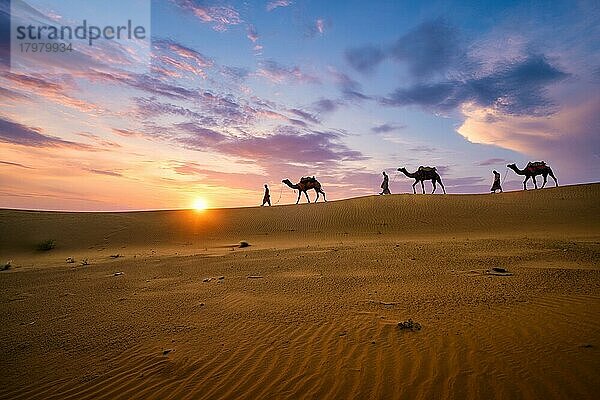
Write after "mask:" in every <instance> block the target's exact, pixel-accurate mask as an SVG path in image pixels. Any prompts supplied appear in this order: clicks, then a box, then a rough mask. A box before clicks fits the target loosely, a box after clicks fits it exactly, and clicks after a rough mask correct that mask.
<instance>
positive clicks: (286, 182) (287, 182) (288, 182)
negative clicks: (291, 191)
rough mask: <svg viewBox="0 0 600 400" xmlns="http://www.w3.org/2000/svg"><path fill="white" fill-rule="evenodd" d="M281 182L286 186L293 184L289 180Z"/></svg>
mask: <svg viewBox="0 0 600 400" xmlns="http://www.w3.org/2000/svg"><path fill="white" fill-rule="evenodd" d="M281 182H282V183H285V184H290V185H291V184H292V182H291V181H290V180H289V179H284V180H282V181H281Z"/></svg>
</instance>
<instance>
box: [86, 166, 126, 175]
mask: <svg viewBox="0 0 600 400" xmlns="http://www.w3.org/2000/svg"><path fill="white" fill-rule="evenodd" d="M85 170H86V171H88V172H91V173H93V174H98V175H107V176H116V177H122V176H123V174H122V173H120V172H118V171H113V170H102V169H93V168H85Z"/></svg>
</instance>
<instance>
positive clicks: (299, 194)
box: [296, 190, 302, 204]
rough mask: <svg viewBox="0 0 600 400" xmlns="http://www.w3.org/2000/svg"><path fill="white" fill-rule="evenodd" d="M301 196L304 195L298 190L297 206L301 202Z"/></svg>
mask: <svg viewBox="0 0 600 400" xmlns="http://www.w3.org/2000/svg"><path fill="white" fill-rule="evenodd" d="M301 195H302V192H301V191H299V190H298V198H297V199H296V204H298V203H299V202H300V196H301Z"/></svg>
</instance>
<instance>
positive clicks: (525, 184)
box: [523, 175, 529, 190]
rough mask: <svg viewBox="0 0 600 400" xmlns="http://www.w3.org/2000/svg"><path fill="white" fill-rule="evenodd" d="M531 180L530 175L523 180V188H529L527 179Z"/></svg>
mask: <svg viewBox="0 0 600 400" xmlns="http://www.w3.org/2000/svg"><path fill="white" fill-rule="evenodd" d="M528 180H529V175H528V176H527V177H526V178H525V180H524V181H523V190H527V181H528Z"/></svg>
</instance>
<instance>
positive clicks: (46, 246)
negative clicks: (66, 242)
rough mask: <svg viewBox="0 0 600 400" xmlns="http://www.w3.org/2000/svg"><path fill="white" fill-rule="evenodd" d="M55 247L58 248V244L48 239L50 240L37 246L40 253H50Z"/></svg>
mask: <svg viewBox="0 0 600 400" xmlns="http://www.w3.org/2000/svg"><path fill="white" fill-rule="evenodd" d="M55 247H56V242H55V241H54V240H52V239H48V240H44V241H43V242H41V243H39V244H38V246H37V249H38V250H39V251H49V250H52V249H53V248H55Z"/></svg>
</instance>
